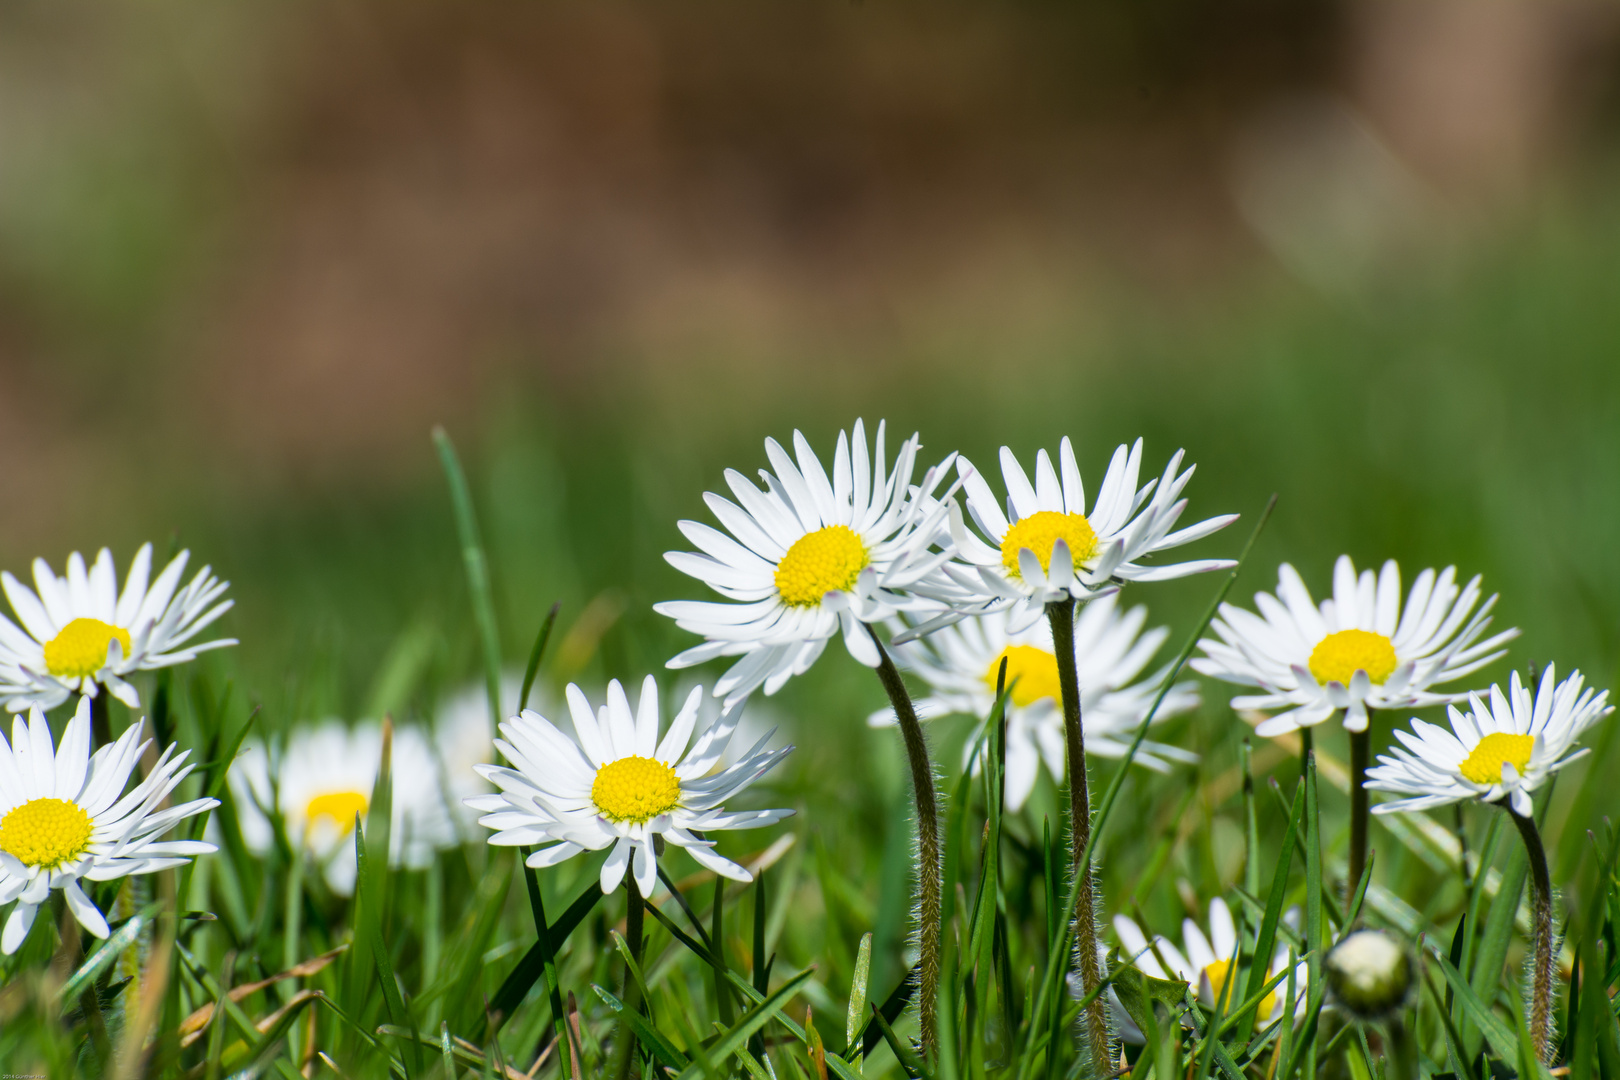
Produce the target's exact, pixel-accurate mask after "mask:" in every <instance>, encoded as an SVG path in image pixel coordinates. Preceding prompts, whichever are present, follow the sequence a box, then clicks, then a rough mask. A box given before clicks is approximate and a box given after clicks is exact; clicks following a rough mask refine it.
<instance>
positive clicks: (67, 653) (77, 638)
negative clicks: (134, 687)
mask: <svg viewBox="0 0 1620 1080" xmlns="http://www.w3.org/2000/svg"><path fill="white" fill-rule="evenodd" d="M114 641H117V642H118V644H119V645H120V646H121V647H122V648H123V650H124V655H125V656H128V655H129V631H128V630H125V629H122V628H121V627H117V626H113V625H112V624H111V623H104V622H102V621H101V620H100V619H74V620H73V621H72V622H70V623H68V624H67V625H66V626H64V627H62V632H61V633H60V634H57V635H56V636H55V637H53V638H51V640H50V641H47V642H46V643H45V670H46V671H48V672H50V673H51V674H52V675H55V676H57V677H58V678H68V679H85V678H89V677H90V676H91V675H94V674H95V673H96V672H98V671H100V670H101V669H102V668H103V667H105V666H106V664H107V646H108V645H110V644H112V643H113V642H114Z"/></svg>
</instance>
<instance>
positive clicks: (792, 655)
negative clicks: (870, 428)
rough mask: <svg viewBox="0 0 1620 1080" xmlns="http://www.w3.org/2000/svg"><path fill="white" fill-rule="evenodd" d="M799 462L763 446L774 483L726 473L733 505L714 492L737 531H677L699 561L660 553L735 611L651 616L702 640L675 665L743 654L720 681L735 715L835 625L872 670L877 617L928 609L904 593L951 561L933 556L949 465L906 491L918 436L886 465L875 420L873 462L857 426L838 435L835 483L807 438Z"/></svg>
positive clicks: (712, 503)
mask: <svg viewBox="0 0 1620 1080" xmlns="http://www.w3.org/2000/svg"><path fill="white" fill-rule="evenodd" d="M793 445H794V449H795V450H796V451H797V452H798V464H797V465H795V464H794V462H793V459H791V458H790V457H788V454H787V451H786V450H784V449H783V448H782V447H781V446H780V445H779V444H778V443H777V442H776V440H775V439H766V440H765V453H766V455H767V456H768V457H769V459H770V462H771V468H772V469H773V470H775V471H774V472H770V471H766V470H764V469H761V470H760V477H761V478H762V479H763V480H764V483H765V488H764V490H763V491H762V490H760V489H759V488H757V487H755V486H754V485H753V483H752V482H750V481H749V480H748V478H747V477H745V476H743V475H742V474H741V473H739V472H737V471H735V470H732V469H728V470H726V483H727V485H729V486H730V488H731V491H732V494H733V495H735V496H736V497H737V502H735V503H733V502H731V501H730V500H729V499H726V498H724V497H723V496H720V495H715V494H712V493H709V494H705V495H704V497H703V498H704V501H705V502H706V503H707V504H708V506H709V509H710V510H711V511H713V513H714V516H715V517H716V518H717V519H719V521H720V523H721V524H722V525H723V526H725V528H726V529H727V530H728V531H729V532H730V534H731V535H730V536H728V535H726V534H725V533H722V532H720V531H719V530H717V529H714V528H711V527H710V526H708V525H704V524H701V523H700V522H696V521H682V522H680V530H681V532H682V533H683V534H684V535H685V536H686V538H687V539H688V540H690V541H691V542H692V543H693V544H696V545H697V546H698V547H699V548H700V549H701V554H700V553H697V552H687V551H672V552H669V553H668V554H666V555H665V556H664V557H665V558H666V559H668V560H669V562H670V564H671V565H672V566H674V567H675V568H676V569H677V570H680V571H681V572H683V573H686V574H690V575H691V576H693V577H695V578H698V579H699V580H701V581H703V582H704V583H706V584H707V585H708V586H709V587H710V588H712V589H713V590H714V591H715V592H717V593H719V594H721V595H722V596H724V597H726V599H727V600H730V601H732V603H708V602H700V601H690V600H675V601H669V602H666V603H661V604H655V605H654V608H655V610H657V611H658V612H660V613H661V614H664V615H668V616H670V617H671V618H673V619H674V620H675V621H676V623H677V625H679V626H680V627H681V629H683V630H689V631H691V632H692V633H694V634H700V635H702V636H703V637H704V638H706V639H707V640H706V641H704V642H703V644H701V645H696V646H694V647H692V648H690V649H687V650H686V651H685V652H683V653H681V654H680V655H678V656H676V657H675V658H674V659H672V660H671V661H669V666H670V667H672V668H684V667H691V666H692V665H694V664H701V663H703V662H705V661H708V660H712V659H714V658H716V657H720V656H741V657H742V659H741V660H739V661H738V662H737V663H736V664H735V665H733V666H732V668H731V669H730V670H729V671H728V672H726V674H725V675H723V676H722V677H721V678H720V680H719V681H718V682H717V683H716V684H715V688H714V693H715V696H717V697H724V698H725V699H726V707H727V708H730V707H731V706H733V705H736V704H737V703H738V702H740V701H742V700H743V699H744V698H746V697H747V696H748V695H749V694H750V693H752V692H753V691H754V690H755V689H757V688H758V687H760V686H761V685H763V686H764V687H765V692H766V693H767V694H774V693H776V691H777V690H780V689H781V688H782V686H783V684H785V683H786V682H787V681H788V679H789V678H791V677H792V676H794V675H801V674H803V673H804V672H806V671H808V670H809V669H810V665H811V664H813V663H815V661H816V658H817V657H818V656H820V655H821V650H822V649H824V648H825V647H826V645H827V641H828V640H829V639H830V638H831V637H832V636H833V635H834V634H836V633H838V632H839V630H840V629H842V631H843V635H844V644H845V647H847V648H848V649H849V653H850V655H851V656H853V657H854V658H855V659H856V660H859V661H860V662H861V663H863V664H865V665H867V666H868V667H876V666H878V663H879V656H878V650H877V646H876V645H875V644H874V643H873V641H872V640H871V638H870V637H869V635H868V633H867V630H866V625H865V624H867V623H872V622H878V621H881V620H883V619H887V618H889V617H890V616H892V615H894V614H895V612H897V611H900V610H905V609H914V608H916V607H917V606H918V605H920V604H922V603H924V601H923V600H922V599H921V598H920V597H917V596H911V595H907V594H906V593H904V592H903V591H902V590H905V589H907V588H908V587H909V586H910V585H912V584H914V583H915V582H916V581H918V580H921V579H923V578H925V577H927V576H928V575H929V574H931V573H933V572H934V571H935V570H936V569H937V568H938V566H939V565H940V563H942V562H943V561H944V560H945V559H946V558H948V554H946V553H930V548H932V547H933V546H934V544H935V543H936V542H939V541H942V540H944V539H945V526H946V518H947V514H948V511H947V509H946V506H945V504H943V503H941V502H939V501H937V500H935V499H934V498H933V497H932V492H933V489H934V488H935V487H936V486H937V485H938V484H939V482H940V480H941V479H943V477H944V476H945V474H946V472H947V467H948V465H949V463H950V460H951V459H949V458H947V459H946V461H945V462H943V463H941V464H940V465H938V466H935V467H934V468H932V469H929V470H928V472H927V474H926V475H925V476H924V478H923V482H922V485H921V487H919V488H913V487H911V475H912V472H913V471H914V468H915V465H916V460H917V452H918V450H919V449H920V448H921V443H920V442H919V441H918V438H917V436H916V435H913V436H912V437H911V438H909V439H907V440H906V441H905V442H904V443H903V444H902V445H901V447H900V453H899V454H898V455H897V456H896V458H895V463H894V468H893V469H892V470H889V469H887V467H886V465H885V457H884V425H883V424H882V423H879V424H878V430H877V441H876V447H875V449H876V456H875V458H870V457H868V455H867V448H866V431H865V427H864V426H863V425H862V423H861V421H859V420H857V421H856V422H855V428H854V432H853V434H852V435H850V436H846V435H845V434H844V433H843V432H839V434H838V446H837V449H836V450H835V452H834V455H833V467H832V474H831V475H830V476H829V475H828V473H827V472H826V470H824V469H823V468H822V465H821V462H820V460H819V459H818V458H817V457H816V455H815V452H814V451H812V450H811V449H810V443H809V442H808V441H807V440H806V439H805V437H804V436H803V435H801V434H800V433H799V432H797V431H795V432H794V433H793Z"/></svg>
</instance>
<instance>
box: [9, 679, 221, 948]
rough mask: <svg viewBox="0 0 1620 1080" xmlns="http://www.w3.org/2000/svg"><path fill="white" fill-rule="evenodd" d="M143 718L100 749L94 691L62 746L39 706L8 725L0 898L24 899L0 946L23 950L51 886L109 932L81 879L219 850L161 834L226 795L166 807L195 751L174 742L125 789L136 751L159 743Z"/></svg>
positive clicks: (146, 870)
mask: <svg viewBox="0 0 1620 1080" xmlns="http://www.w3.org/2000/svg"><path fill="white" fill-rule="evenodd" d="M144 726H145V721H138V722H136V723H134V724H132V725H130V727H129V730H127V731H125V732H124V734H123V735H122V736H121V737H120V738H119V739H118V741H117V742H115V743H113V744H112V745H110V746H103V747H102V748H101V749H100V750H97V751H96V752H95V753H94V754H91V753H90V699H89V698H87V697H85V698H80V699H79V707H78V710H77V711H76V712H75V713H74V714H73V718H72V719H71V720H69V721H68V723H67V727H66V728H65V729H64V730H63V732H62V742H61V745H60V746H55V745H53V744H52V741H51V728H50V724H49V723H48V722H47V721H46V719H45V713H44V712H43V711H42V710H41V709H40V708H39V707H37V706H36V707H35V708H34V709H32V710H31V711H30V712H29V716H28V721H27V722H26V723H24V722H23V718H22V717H20V716H19V717H17V718H16V719H15V720H14V721H13V722H12V727H11V742H10V743H9V744H8V743H7V742H6V740H5V736H4V735H0V904H9V903H10V902H11V901H13V900H15V901H17V906H16V907H14V908H12V909H11V917H10V918H9V919H7V920H6V928H5V931H4V933H3V934H0V952H4V953H6V954H7V955H10V954H11V953H14V952H16V951H17V948H18V946H20V945H21V944H22V943H23V939H24V938H26V937H27V936H28V930H29V928H30V927H32V926H33V925H34V915H35V913H36V912H38V910H39V905H41V904H43V903H44V902H45V900H46V898H47V897H48V896H49V895H50V891H51V890H52V889H60V890H61V891H62V897H63V899H64V900H66V901H67V906H68V910H69V911H71V912H73V917H74V918H75V919H77V920H78V922H79V925H80V926H82V927H84V928H85V929H86V930H88V931H90V933H92V934H94V935H95V936H96V937H99V938H104V937H106V936H107V920H106V919H105V918H104V917H103V916H102V914H101V912H100V911H99V910H98V909H97V908H96V905H95V904H94V903H92V902H91V900H90V898H89V897H88V896H86V895H85V893H84V888H83V886H81V885H80V884H79V882H80V880H81V879H89V880H90V881H112V880H114V879H115V878H121V877H128V876H130V875H132V874H150V873H152V872H153V871H155V870H163V869H165V868H167V867H171V866H180V865H182V864H184V863H185V862H186V861H187V860H188V859H189V858H190V857H191V856H193V855H204V854H208V853H210V852H212V851H214V850H216V849H215V848H214V845H213V844H208V843H204V842H202V841H199V840H169V841H160V840H159V839H158V838H159V837H161V836H162V835H163V834H164V833H166V832H168V831H169V830H170V829H171V828H173V827H174V826H175V825H176V824H178V823H179V822H181V821H183V820H185V819H186V818H188V817H190V816H192V815H193V814H199V813H202V812H203V811H205V810H211V809H213V808H214V807H216V806H218V805H219V800H217V799H193V800H192V801H190V802H186V803H181V804H180V805H179V806H171V807H168V808H165V809H159V805H160V804H161V803H162V802H163V800H164V799H165V798H167V797H168V795H169V793H170V792H172V791H173V790H174V789H175V787H176V786H178V785H179V783H180V782H181V781H182V780H184V779H185V778H186V777H187V775H189V774H190V772H191V770H192V768H193V766H191V765H187V764H186V763H185V761H186V757H187V755H189V754H190V753H191V751H189V750H185V751H181V752H180V753H178V754H176V753H175V748H174V746H172V745H171V746H170V747H169V748H168V749H167V750H165V751H163V754H162V756H161V757H159V758H158V760H157V764H156V765H155V766H154V767H153V768H152V770H151V772H149V773H148V774H147V777H146V779H145V780H143V781H141V782H140V783H139V784H137V785H136V786H135V787H134V788H133V789H132V790H130V792H129V793H128V794H124V788H125V786H126V785H127V784H128V783H129V776H130V772H131V771H132V770H133V769H134V768H135V763H136V761H138V760H139V759H140V756H141V754H142V753H143V752H144V751H145V750H146V748H147V747H148V746H149V745H151V740H146V741H144V742H143V741H142V740H141V732H142V730H143V728H144Z"/></svg>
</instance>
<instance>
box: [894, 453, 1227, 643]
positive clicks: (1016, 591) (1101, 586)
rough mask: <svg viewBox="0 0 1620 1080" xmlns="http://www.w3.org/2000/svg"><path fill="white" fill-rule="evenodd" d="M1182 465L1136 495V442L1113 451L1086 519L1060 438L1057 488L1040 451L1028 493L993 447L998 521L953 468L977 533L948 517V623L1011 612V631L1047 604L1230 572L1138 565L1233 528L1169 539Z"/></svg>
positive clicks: (982, 495) (1200, 566)
mask: <svg viewBox="0 0 1620 1080" xmlns="http://www.w3.org/2000/svg"><path fill="white" fill-rule="evenodd" d="M1181 456H1182V452H1181V451H1179V450H1178V451H1176V453H1175V455H1174V456H1173V457H1172V458H1171V459H1170V464H1169V465H1168V466H1167V467H1166V468H1165V470H1164V475H1163V476H1162V477H1160V478H1158V479H1156V480H1150V481H1148V482H1147V483H1146V484H1145V485H1143V486H1142V487H1141V488H1140V489H1138V488H1137V486H1136V479H1137V474H1138V472H1139V471H1140V469H1141V464H1142V440H1141V439H1138V440H1136V444H1135V445H1134V446H1132V447H1131V448H1130V450H1129V451H1127V450H1126V449H1125V447H1123V446H1121V447H1119V448H1118V449H1117V450H1115V451H1114V457H1113V460H1112V461H1110V462H1109V464H1108V472H1107V474H1106V475H1104V477H1103V482H1102V488H1101V490H1100V491H1099V492H1098V493H1097V500H1096V502H1094V503H1093V504H1092V507H1091V512H1090V513H1089V514H1087V512H1086V492H1085V486H1084V485H1083V484H1082V483H1081V481H1080V469H1079V467H1078V466H1077V465H1076V464H1075V460H1074V447H1073V446H1071V445H1070V443H1069V440H1068V438H1067V437H1065V438H1064V439H1063V442H1062V444H1061V445H1060V447H1059V449H1058V462H1059V466H1060V468H1061V470H1062V479H1061V480H1060V479H1059V473H1058V470H1057V469H1054V468H1053V467H1052V459H1051V458H1050V457H1048V456H1047V453H1046V451H1045V450H1042V451H1040V453H1038V454H1037V455H1036V457H1035V482H1034V484H1031V483H1030V481H1029V477H1028V476H1027V475H1026V474H1025V472H1024V468H1023V466H1022V465H1020V464H1019V463H1018V459H1017V458H1015V457H1014V456H1013V453H1012V450H1011V449H1010V448H1008V447H1005V446H1003V447H1002V448H1001V476H1002V480H1003V481H1004V482H1005V483H1006V485H1007V502H1006V513H1005V514H1003V513H1002V507H1001V504H1000V503H999V501H998V500H997V499H996V497H995V495H994V494H993V493H992V492H991V490H990V485H989V484H988V483H986V482H985V479H984V477H983V475H981V474H980V473H979V472H977V471H976V470H975V469H974V468H973V466H972V465H971V464H969V463H968V461H967V460H966V459H965V458H961V459H958V460H957V463H956V467H957V471H958V472H959V473H960V474H961V476H962V483H963V490H964V491H966V493H967V512H968V516H969V517H971V518H972V519H973V524H974V525H975V526H976V527H977V529H978V533H977V534H975V533H974V532H972V531H970V530H969V529H968V528H967V527H966V526H965V525H964V523H963V521H962V519H961V515H960V513H953V514H952V520H951V538H952V540H953V541H954V543H955V546H956V549H957V561H955V562H952V563H947V564H946V565H945V566H944V567H943V568H942V571H943V575H944V576H945V577H946V578H948V580H949V581H950V583H951V584H952V585H953V586H954V587H955V589H956V590H957V593H956V596H955V597H954V603H955V606H956V607H957V608H958V609H959V611H958V613H957V615H956V616H955V617H960V615H961V613H962V612H965V611H968V610H978V611H985V610H994V609H1000V608H1010V609H1011V610H1012V612H1013V615H1012V618H1011V620H1010V622H1009V626H1010V627H1011V629H1012V630H1013V631H1014V632H1016V631H1018V630H1021V629H1023V628H1024V627H1026V626H1028V625H1030V624H1031V623H1033V622H1035V621H1036V620H1038V619H1040V618H1041V616H1042V615H1044V614H1045V609H1046V605H1047V604H1048V603H1050V602H1052V601H1057V600H1064V599H1067V598H1069V597H1073V598H1075V599H1077V600H1089V599H1091V598H1093V597H1096V596H1101V595H1104V594H1106V593H1109V592H1113V591H1115V590H1117V589H1118V588H1119V587H1120V586H1121V585H1123V584H1124V583H1126V582H1129V581H1166V580H1169V579H1171V578H1178V577H1186V576H1187V575H1188V574H1197V573H1201V572H1203V571H1205V570H1221V569H1226V568H1229V567H1232V566H1234V565H1236V564H1235V563H1233V562H1232V561H1231V560H1229V559H1200V560H1195V561H1192V562H1183V563H1169V564H1165V565H1160V566H1142V565H1140V564H1139V563H1138V562H1137V560H1139V559H1144V558H1147V557H1148V556H1150V555H1154V554H1156V553H1158V552H1161V551H1166V550H1168V549H1170V548H1174V547H1180V546H1181V545H1183V544H1189V543H1191V542H1192V541H1194V540H1198V539H1201V538H1203V537H1205V536H1208V535H1210V534H1211V533H1213V532H1215V531H1216V530H1218V529H1221V528H1224V527H1225V526H1227V525H1229V524H1231V523H1232V522H1233V521H1236V520H1237V515H1236V514H1225V515H1222V516H1220V517H1213V518H1209V519H1208V520H1205V521H1201V522H1199V523H1198V524H1197V525H1192V526H1189V527H1188V528H1185V529H1182V530H1181V531H1179V532H1171V531H1170V530H1171V528H1172V527H1173V526H1174V525H1175V523H1176V521H1177V520H1178V519H1179V518H1180V517H1181V514H1182V511H1183V510H1185V509H1186V507H1187V501H1186V500H1185V499H1182V498H1181V497H1180V496H1181V492H1182V489H1183V488H1185V487H1186V486H1187V481H1189V480H1191V479H1192V475H1193V467H1189V468H1188V469H1187V471H1186V472H1182V473H1177V471H1176V470H1177V469H1179V468H1180V467H1181ZM952 505H953V506H954V505H955V504H954V503H953V504H952ZM942 598H945V597H943V596H942ZM949 618H951V616H945V617H943V618H942V619H940V620H937V622H944V621H946V620H948V619H949ZM932 628H933V627H932V626H930V627H925V628H923V629H922V630H921V631H920V632H923V633H926V632H930V631H931V630H932Z"/></svg>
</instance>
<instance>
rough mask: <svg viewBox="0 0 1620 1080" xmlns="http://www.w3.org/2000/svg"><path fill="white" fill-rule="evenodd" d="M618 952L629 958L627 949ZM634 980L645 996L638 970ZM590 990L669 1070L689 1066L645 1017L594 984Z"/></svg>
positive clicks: (682, 1056)
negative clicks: (639, 984)
mask: <svg viewBox="0 0 1620 1080" xmlns="http://www.w3.org/2000/svg"><path fill="white" fill-rule="evenodd" d="M615 937H617V935H615ZM622 943H623V939H622V938H621V939H619V940H617V941H615V944H616V945H621V946H622ZM619 951H620V953H621V954H622V955H624V956H625V957H627V958H628V957H629V952H630V951H629V950H628V949H625V948H622V947H621V948H620V950H619ZM636 980H637V982H639V983H641V984H642V986H643V990H642V993H643V994H645V993H646V989H645V986H646V984H645V981H644V980H643V979H642V977H641V973H640V971H639V970H637V971H636ZM591 989H592V990H594V991H596V996H597V997H599V998H601V999H602V1001H603V1003H604V1004H606V1005H607V1007H608V1008H610V1009H612V1010H613V1014H614V1015H615V1016H616V1017H618V1018H619V1019H620V1020H622V1021H624V1022H625V1023H626V1024H628V1025H630V1029H631V1030H632V1031H634V1032H635V1033H636V1038H638V1039H640V1040H641V1042H642V1044H643V1045H644V1046H646V1047H647V1049H649V1050H651V1051H652V1053H653V1056H654V1057H656V1058H657V1059H658V1060H659V1061H661V1062H663V1063H664V1064H665V1065H666V1066H668V1067H669V1068H671V1069H685V1068H688V1067H689V1066H690V1065H691V1062H690V1061H688V1060H687V1058H686V1055H685V1054H682V1053H681V1052H680V1051H679V1050H677V1049H676V1048H675V1046H674V1044H673V1043H671V1042H670V1041H669V1040H668V1039H666V1038H664V1036H663V1034H662V1033H661V1032H660V1031H659V1030H658V1029H657V1028H655V1027H653V1026H652V1025H651V1024H649V1023H648V1022H647V1020H646V1018H645V1017H643V1016H641V1015H639V1014H638V1013H637V1012H636V1011H635V1010H634V1009H627V1008H625V1005H624V1002H622V1001H620V1000H619V999H618V998H617V997H615V996H614V995H613V994H612V993H611V992H610V991H608V990H606V989H605V988H603V987H601V986H598V985H597V984H596V983H592V984H591Z"/></svg>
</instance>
